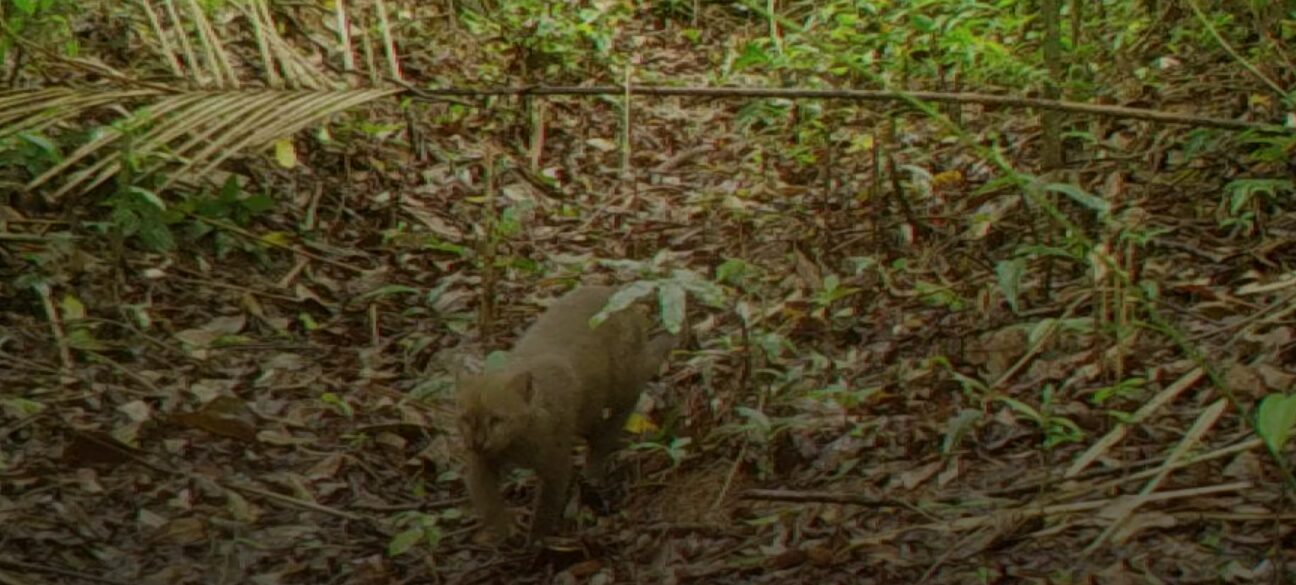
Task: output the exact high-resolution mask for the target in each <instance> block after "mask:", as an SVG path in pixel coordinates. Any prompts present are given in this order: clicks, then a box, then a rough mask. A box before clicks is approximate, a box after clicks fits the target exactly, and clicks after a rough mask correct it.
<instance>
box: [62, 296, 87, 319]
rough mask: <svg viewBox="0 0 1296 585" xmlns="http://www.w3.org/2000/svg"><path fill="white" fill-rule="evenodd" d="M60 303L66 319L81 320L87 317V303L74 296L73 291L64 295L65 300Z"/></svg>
mask: <svg viewBox="0 0 1296 585" xmlns="http://www.w3.org/2000/svg"><path fill="white" fill-rule="evenodd" d="M59 304H60V305H61V306H62V309H63V320H64V321H80V320H81V319H85V316H86V310H85V305H84V304H82V303H81V301H80V300H78V299H77V298H76V297H74V296H72V294H71V293H68V294H66V295H63V302H62V303H59Z"/></svg>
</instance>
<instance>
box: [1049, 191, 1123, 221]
mask: <svg viewBox="0 0 1296 585" xmlns="http://www.w3.org/2000/svg"><path fill="white" fill-rule="evenodd" d="M1044 190H1045V191H1053V192H1056V193H1061V194H1063V195H1066V196H1067V197H1070V198H1071V200H1072V201H1075V202H1076V203H1079V204H1080V205H1083V206H1085V207H1087V208H1089V209H1092V210H1094V211H1097V212H1098V213H1099V214H1101V215H1107V214H1108V213H1111V204H1110V203H1108V202H1107V200H1106V199H1103V198H1101V197H1096V196H1093V195H1090V194H1089V193H1088V192H1087V191H1085V190H1084V189H1081V188H1080V187H1077V186H1075V185H1070V184H1067V183H1049V184H1047V185H1045V186H1044Z"/></svg>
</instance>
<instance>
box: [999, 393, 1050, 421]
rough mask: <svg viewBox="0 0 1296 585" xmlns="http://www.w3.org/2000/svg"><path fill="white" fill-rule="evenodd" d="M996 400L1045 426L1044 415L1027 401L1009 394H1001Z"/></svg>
mask: <svg viewBox="0 0 1296 585" xmlns="http://www.w3.org/2000/svg"><path fill="white" fill-rule="evenodd" d="M995 400H998V401H999V402H1002V403H1004V404H1007V405H1008V408H1011V409H1013V410H1015V411H1017V412H1018V413H1020V414H1023V415H1026V417H1028V418H1030V419H1031V420H1033V421H1035V423H1036V424H1039V425H1040V426H1043V425H1044V424H1045V418H1044V416H1043V415H1041V414H1040V412H1039V411H1038V410H1035V408H1034V407H1033V406H1031V405H1029V404H1026V403H1025V402H1022V401H1020V400H1017V399H1016V398H1009V397H1007V396H1000V397H998V398H996V399H995Z"/></svg>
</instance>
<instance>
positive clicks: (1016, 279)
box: [995, 258, 1026, 313]
mask: <svg viewBox="0 0 1296 585" xmlns="http://www.w3.org/2000/svg"><path fill="white" fill-rule="evenodd" d="M1025 274H1026V259H1025V258H1015V259H1013V260H1004V261H1002V262H1000V263H998V264H996V265H995V276H997V277H998V278H999V290H1000V291H1003V294H1004V298H1005V299H1007V300H1008V306H1010V307H1012V310H1013V312H1014V313H1020V312H1021V306H1020V305H1019V304H1018V295H1019V294H1020V292H1021V281H1022V277H1023V276H1024V275H1025Z"/></svg>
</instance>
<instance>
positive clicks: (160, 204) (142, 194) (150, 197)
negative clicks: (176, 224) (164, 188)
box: [130, 187, 167, 211]
mask: <svg viewBox="0 0 1296 585" xmlns="http://www.w3.org/2000/svg"><path fill="white" fill-rule="evenodd" d="M130 192H131V193H133V194H135V196H136V197H139V198H140V200H142V201H144V202H145V203H148V204H149V205H152V206H153V207H156V208H158V211H166V208H167V206H166V202H164V201H162V198H161V197H158V195H157V193H154V192H152V191H149V190H148V189H143V188H140V187H131V188H130Z"/></svg>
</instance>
